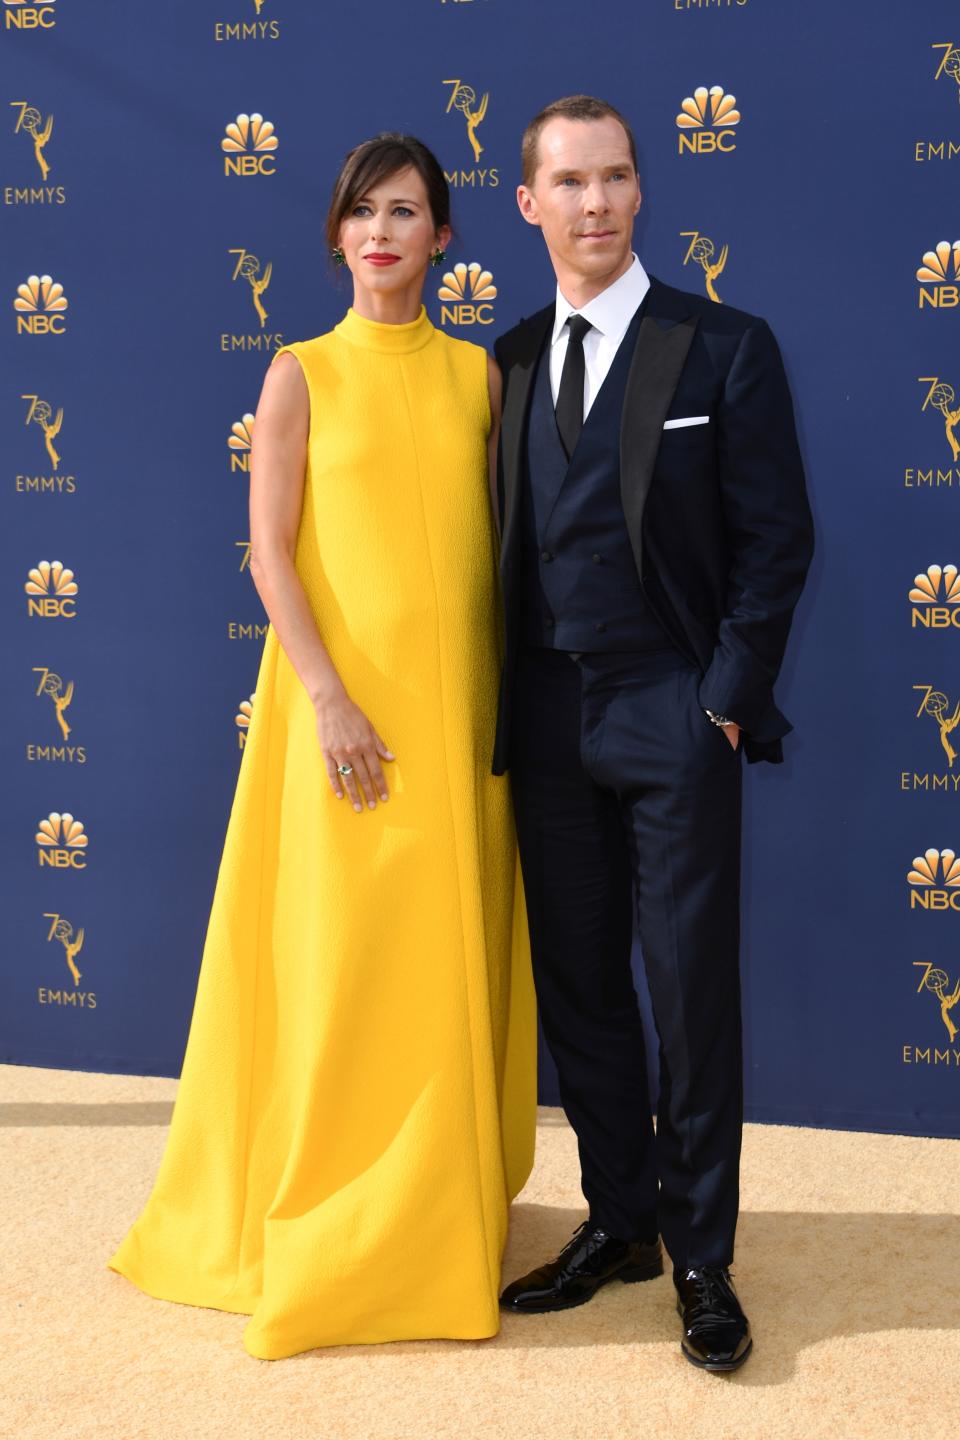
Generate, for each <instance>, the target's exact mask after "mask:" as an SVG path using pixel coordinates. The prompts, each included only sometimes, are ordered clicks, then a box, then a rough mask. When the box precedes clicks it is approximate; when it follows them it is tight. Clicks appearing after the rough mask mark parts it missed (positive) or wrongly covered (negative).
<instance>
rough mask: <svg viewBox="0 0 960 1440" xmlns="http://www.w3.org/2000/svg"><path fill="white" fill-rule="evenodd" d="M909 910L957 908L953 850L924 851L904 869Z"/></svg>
mask: <svg viewBox="0 0 960 1440" xmlns="http://www.w3.org/2000/svg"><path fill="white" fill-rule="evenodd" d="M907 884H908V885H909V886H910V887H911V888H910V909H911V910H960V889H958V888H957V887H958V886H960V860H958V859H957V857H956V853H955V852H954V851H953V850H925V851H924V852H923V854H922V855H915V856H914V859H913V869H912V870H908V871H907Z"/></svg>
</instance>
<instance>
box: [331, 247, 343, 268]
mask: <svg viewBox="0 0 960 1440" xmlns="http://www.w3.org/2000/svg"><path fill="white" fill-rule="evenodd" d="M330 259H331V260H332V261H333V263H334V264H335V265H346V263H347V257H346V255H344V253H343V249H342V247H341V246H339V245H337V246H335V248H334V249H333V250H331V251H330Z"/></svg>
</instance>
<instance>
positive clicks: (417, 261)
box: [340, 166, 450, 294]
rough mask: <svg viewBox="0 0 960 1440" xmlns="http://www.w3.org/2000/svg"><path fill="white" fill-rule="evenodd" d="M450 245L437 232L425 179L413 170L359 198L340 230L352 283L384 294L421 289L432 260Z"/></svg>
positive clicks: (400, 172) (390, 178)
mask: <svg viewBox="0 0 960 1440" xmlns="http://www.w3.org/2000/svg"><path fill="white" fill-rule="evenodd" d="M449 239H450V230H449V228H448V227H447V226H443V227H441V229H440V230H439V231H438V230H437V229H436V228H435V227H434V223H433V216H432V214H431V212H430V205H429V202H428V200H427V189H426V186H425V185H424V183H423V177H422V176H421V174H420V172H419V171H418V170H416V169H415V168H414V167H413V166H410V167H408V168H407V169H406V170H398V171H397V172H396V173H395V174H393V175H388V176H387V178H386V179H385V180H381V181H380V183H379V184H377V185H374V186H373V187H372V189H370V190H368V191H367V193H366V194H365V195H361V196H360V198H359V200H358V201H357V203H356V204H355V205H354V207H353V209H352V210H351V211H350V213H349V214H348V215H347V216H346V217H345V218H344V219H343V221H341V224H340V245H341V247H342V249H343V252H344V254H345V255H346V257H347V265H348V266H349V267H350V270H351V272H352V274H353V277H354V280H356V282H357V283H358V284H359V285H362V286H363V287H364V288H365V289H368V290H371V291H374V292H375V293H376V292H379V293H381V294H384V293H387V292H389V291H394V290H402V289H405V288H406V287H408V286H410V285H413V284H420V285H422V283H423V274H424V271H425V270H426V267H427V264H428V262H429V259H430V256H431V254H432V253H433V251H434V250H435V249H436V248H437V246H438V245H439V247H440V248H441V249H445V248H446V246H447V244H448V242H449Z"/></svg>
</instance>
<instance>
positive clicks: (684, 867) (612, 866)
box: [510, 647, 743, 1269]
mask: <svg viewBox="0 0 960 1440" xmlns="http://www.w3.org/2000/svg"><path fill="white" fill-rule="evenodd" d="M699 679H700V677H699V674H698V672H697V671H696V670H695V669H694V668H693V666H692V665H691V664H690V662H689V661H688V660H686V659H685V658H684V657H683V656H682V655H680V654H679V653H678V652H677V651H675V650H673V649H665V650H660V651H654V652H650V653H643V654H583V655H581V656H579V657H578V658H577V659H574V658H572V657H571V656H570V655H568V654H567V653H566V652H564V651H560V650H548V649H535V648H533V647H527V648H524V649H523V651H522V652H521V654H520V657H519V663H518V671H517V678H516V690H515V694H514V707H513V716H514V720H513V728H512V736H511V762H510V774H511V779H512V786H513V795H514V804H515V810H516V818H517V833H518V838H519V843H520V859H521V865H522V869H523V879H524V888H525V890H526V898H527V907H528V911H529V917H530V936H531V943H532V949H533V968H534V977H535V980H536V987H537V998H538V1002H539V1007H540V1016H541V1020H542V1023H543V1030H544V1034H545V1036H546V1040H547V1044H548V1045H549V1047H550V1052H551V1054H552V1055H553V1058H554V1061H555V1062H556V1066H557V1071H558V1074H559V1080H560V1093H561V1098H562V1100H563V1105H564V1108H565V1110H566V1112H567V1116H568V1118H569V1120H570V1123H571V1125H572V1126H573V1129H574V1130H575V1132H576V1134H577V1139H578V1141H579V1148H580V1163H581V1170H582V1184H583V1191H584V1195H585V1196H586V1199H587V1202H588V1204H589V1206H590V1217H591V1220H592V1221H593V1223H595V1224H597V1225H600V1226H602V1227H603V1229H605V1230H606V1231H607V1232H608V1233H609V1234H611V1235H614V1236H617V1237H618V1238H620V1239H623V1240H636V1239H644V1238H650V1237H652V1236H653V1235H655V1234H656V1233H657V1231H658V1230H659V1231H660V1233H662V1235H663V1239H664V1243H665V1244H666V1247H667V1249H668V1251H669V1252H670V1255H671V1257H672V1260H673V1263H674V1266H675V1268H678V1269H679V1268H683V1267H685V1266H688V1265H728V1264H729V1263H730V1262H731V1261H732V1259H733V1246H734V1233H735V1230H736V1223H737V1211H738V1203H739V1188H738V1186H739V1181H738V1177H739V1159H740V1137H741V1128H742V1115H743V1061H742V1049H741V1027H740V976H739V888H740V792H741V774H740V771H741V761H740V754H739V751H735V750H734V749H733V747H732V746H731V744H730V742H729V741H728V740H727V738H726V736H725V735H724V734H723V732H722V731H721V730H720V729H719V728H718V727H717V726H716V725H714V724H713V723H712V722H711V721H710V720H709V719H708V717H707V716H706V714H705V713H704V711H703V710H702V709H701V707H700V704H699V702H698V699H697V690H698V685H699ZM634 904H635V905H636V920H637V925H638V930H639V935H640V943H641V948H642V952H643V961H644V967H645V970H646V975H647V981H648V985H649V989H650V995H651V999H652V1004H653V1011H654V1018H655V1021H656V1027H657V1033H658V1036H659V1041H660V1098H659V1104H658V1109H657V1131H656V1137H655V1136H654V1131H653V1125H652V1121H651V1117H650V1104H649V1099H648V1092H647V1070H646V1059H645V1054H644V1042H643V1031H642V1026H641V1019H640V1012H639V1008H638V1002H637V996H636V991H635V989H634V985H633V978H632V974H631V967H630V951H631V942H632V934H633V920H634Z"/></svg>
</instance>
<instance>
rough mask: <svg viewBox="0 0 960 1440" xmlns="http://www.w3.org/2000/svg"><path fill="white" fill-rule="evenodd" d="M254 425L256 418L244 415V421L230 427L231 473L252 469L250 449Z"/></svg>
mask: <svg viewBox="0 0 960 1440" xmlns="http://www.w3.org/2000/svg"><path fill="white" fill-rule="evenodd" d="M253 423H254V417H253V416H252V415H250V414H249V413H248V414H246V415H244V417H243V419H242V420H234V422H233V424H232V425H231V426H230V434H229V435H228V436H227V448H228V450H229V451H230V471H231V473H233V471H235V470H244V471H249V469H250V447H251V445H252V444H253Z"/></svg>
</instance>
